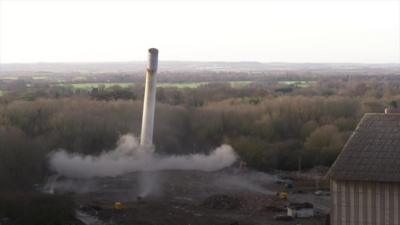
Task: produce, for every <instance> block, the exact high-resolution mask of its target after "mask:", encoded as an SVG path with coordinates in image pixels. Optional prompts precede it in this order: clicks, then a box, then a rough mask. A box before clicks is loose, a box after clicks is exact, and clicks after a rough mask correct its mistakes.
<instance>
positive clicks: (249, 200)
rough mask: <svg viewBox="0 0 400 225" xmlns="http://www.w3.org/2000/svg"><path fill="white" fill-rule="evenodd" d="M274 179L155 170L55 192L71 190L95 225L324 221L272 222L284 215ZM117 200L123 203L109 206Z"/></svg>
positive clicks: (310, 224)
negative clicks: (120, 205) (94, 221)
mask: <svg viewBox="0 0 400 225" xmlns="http://www.w3.org/2000/svg"><path fill="white" fill-rule="evenodd" d="M273 180H274V179H273V176H271V175H269V174H266V173H260V172H254V171H241V172H238V171H236V170H225V171H219V172H202V171H157V172H135V173H132V174H127V175H124V176H120V177H114V178H96V179H91V180H87V181H85V182H82V181H69V182H67V183H68V184H69V186H68V187H63V185H62V183H63V182H60V183H59V184H55V185H54V186H55V188H56V191H73V192H75V195H74V199H75V201H76V202H77V204H78V205H79V206H80V208H79V209H77V210H78V212H80V215H81V216H82V215H87V216H88V217H90V218H97V222H96V223H97V224H96V225H98V223H99V222H98V221H102V222H103V224H105V225H112V224H118V225H125V224H126V225H128V224H135V225H187V224H190V225H204V224H210V225H275V224H276V225H280V224H302V225H314V224H315V225H322V224H324V222H325V216H319V217H314V218H310V219H295V220H294V221H291V222H286V221H275V220H274V219H273V217H274V216H275V215H278V214H286V211H285V208H284V207H285V205H287V204H288V202H287V201H284V200H280V199H278V198H277V197H276V195H275V193H276V192H277V191H279V190H281V188H282V187H281V185H279V184H276V183H275V182H274V181H273ZM71 182H72V183H74V182H78V183H79V185H76V186H75V185H71ZM64 183H65V182H64ZM296 195H297V196H298V195H300V194H296ZM306 196H307V195H306ZM310 196H311V195H310ZM295 198H296V197H295V196H293V199H295ZM315 198H318V197H315V196H312V197H310V201H312V200H315ZM325 198H326V197H325ZM301 200H307V197H303V198H302V199H301ZM318 200H319V201H320V202H321V200H320V199H318ZM288 201H291V196H290V195H289V200H288ZM116 202H120V203H122V204H123V208H119V209H116V208H114V204H115V203H116ZM322 202H323V204H325V202H327V201H324V200H322ZM88 221H89V219H88Z"/></svg>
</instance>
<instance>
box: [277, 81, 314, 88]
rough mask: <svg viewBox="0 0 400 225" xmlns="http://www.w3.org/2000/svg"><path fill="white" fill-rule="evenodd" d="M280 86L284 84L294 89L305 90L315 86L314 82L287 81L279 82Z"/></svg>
mask: <svg viewBox="0 0 400 225" xmlns="http://www.w3.org/2000/svg"><path fill="white" fill-rule="evenodd" d="M279 83H280V84H286V85H290V86H294V87H299V88H306V87H310V86H311V85H313V84H315V81H306V80H300V81H297V80H288V81H279Z"/></svg>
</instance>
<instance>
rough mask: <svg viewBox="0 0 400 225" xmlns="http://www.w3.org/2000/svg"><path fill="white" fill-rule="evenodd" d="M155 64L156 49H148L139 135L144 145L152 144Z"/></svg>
mask: <svg viewBox="0 0 400 225" xmlns="http://www.w3.org/2000/svg"><path fill="white" fill-rule="evenodd" d="M157 66H158V50H157V49H156V48H150V49H149V58H148V61H147V72H146V86H145V90H144V101H143V116H142V133H141V135H140V145H141V146H144V147H152V146H153V127H154V111H155V106H156V89H157V77H156V74H157Z"/></svg>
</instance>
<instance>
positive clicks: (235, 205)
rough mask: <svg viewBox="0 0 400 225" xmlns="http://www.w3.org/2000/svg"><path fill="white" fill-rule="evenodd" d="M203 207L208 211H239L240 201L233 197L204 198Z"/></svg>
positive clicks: (220, 195)
mask: <svg viewBox="0 0 400 225" xmlns="http://www.w3.org/2000/svg"><path fill="white" fill-rule="evenodd" d="M203 206H205V207H206V208H209V209H231V210H232V209H239V208H240V207H241V200H240V199H239V198H237V197H234V196H229V195H225V194H217V195H212V196H210V197H208V198H206V199H205V200H204V202H203Z"/></svg>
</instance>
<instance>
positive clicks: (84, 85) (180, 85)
mask: <svg viewBox="0 0 400 225" xmlns="http://www.w3.org/2000/svg"><path fill="white" fill-rule="evenodd" d="M211 83H212V82H185V83H183V82H176V83H158V84H157V87H163V88H198V87H200V86H202V85H207V84H211ZM218 83H221V82H218ZM251 83H252V81H230V82H229V84H230V85H231V86H232V87H233V88H241V87H245V86H248V85H250V84H251ZM59 85H60V86H66V87H68V86H70V87H72V88H74V89H83V90H90V89H93V88H99V87H104V88H110V87H113V86H119V87H122V88H127V87H129V86H133V85H135V83H66V84H59Z"/></svg>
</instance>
